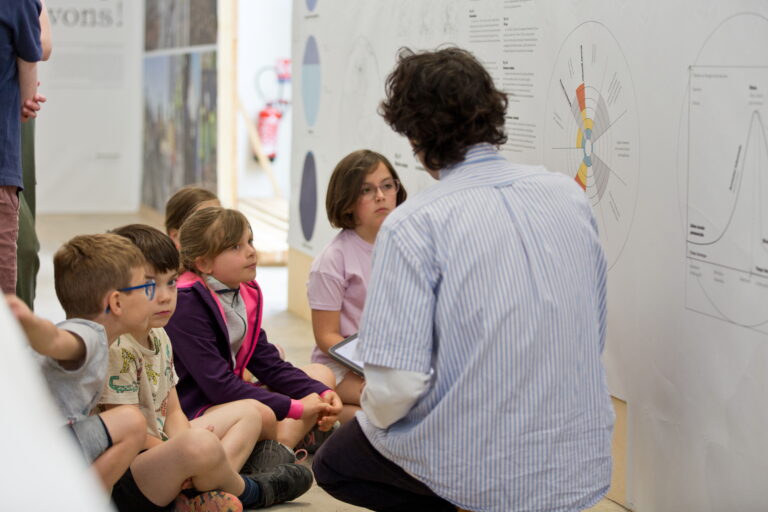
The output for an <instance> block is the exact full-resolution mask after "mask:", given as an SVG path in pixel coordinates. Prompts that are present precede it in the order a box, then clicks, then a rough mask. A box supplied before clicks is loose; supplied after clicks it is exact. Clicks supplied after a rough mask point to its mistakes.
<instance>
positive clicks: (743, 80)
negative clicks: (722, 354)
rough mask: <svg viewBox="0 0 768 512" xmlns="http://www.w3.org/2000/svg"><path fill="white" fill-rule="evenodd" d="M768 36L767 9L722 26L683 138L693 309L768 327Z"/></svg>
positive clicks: (695, 86)
mask: <svg viewBox="0 0 768 512" xmlns="http://www.w3.org/2000/svg"><path fill="white" fill-rule="evenodd" d="M765 44H768V18H766V17H764V16H762V15H761V14H757V13H749V12H747V13H739V14H734V15H733V16H731V17H729V18H726V19H724V20H723V21H722V22H721V23H720V24H719V25H718V26H717V27H716V28H715V30H713V31H712V33H711V34H710V35H709V36H708V37H707V39H706V40H705V42H704V44H703V45H702V48H701V50H700V51H699V54H698V55H697V57H696V60H695V64H694V65H692V66H690V67H689V70H688V73H689V80H688V91H687V95H686V96H687V101H686V104H685V108H684V114H685V118H684V122H685V124H684V126H683V127H681V128H683V129H681V133H684V134H685V135H684V137H682V138H681V141H680V142H681V146H684V151H685V153H684V155H685V156H684V158H683V159H682V161H683V162H684V164H685V165H684V176H685V182H684V187H683V190H684V192H685V201H684V204H685V208H684V209H683V211H684V216H685V218H684V219H685V251H686V252H685V256H686V274H685V290H686V294H685V306H686V309H688V310H690V311H695V312H697V313H701V314H703V315H707V316H709V317H712V318H716V319H718V320H722V321H725V322H728V323H731V324H734V325H738V326H741V327H745V328H749V329H753V330H756V331H759V332H762V333H764V334H768V308H766V306H765V305H766V304H768V108H767V107H766V96H767V95H768V54H766V52H765V51H764V50H763V48H765ZM733 48H741V49H742V51H739V52H733V51H732V49H733Z"/></svg>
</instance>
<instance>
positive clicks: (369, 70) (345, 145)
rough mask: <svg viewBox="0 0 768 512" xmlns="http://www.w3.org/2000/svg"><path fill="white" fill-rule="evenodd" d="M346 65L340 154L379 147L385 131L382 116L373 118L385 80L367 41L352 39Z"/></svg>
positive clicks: (364, 39) (343, 81)
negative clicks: (380, 74) (381, 76)
mask: <svg viewBox="0 0 768 512" xmlns="http://www.w3.org/2000/svg"><path fill="white" fill-rule="evenodd" d="M345 62H346V63H347V64H346V69H345V71H344V74H343V75H342V76H343V80H342V81H341V84H340V85H341V97H342V98H344V101H342V102H341V106H340V110H339V126H338V137H337V140H338V141H339V144H340V146H341V147H340V149H341V153H342V154H346V153H348V152H350V151H353V150H355V149H359V148H366V147H378V146H380V145H381V137H382V133H383V130H384V128H385V127H386V125H385V123H384V120H383V119H382V118H381V116H379V115H376V109H377V108H378V106H379V102H380V101H381V98H383V97H384V80H382V79H381V78H380V76H379V69H378V59H377V58H376V53H375V51H374V49H373V46H372V45H371V43H370V41H368V39H366V38H364V37H362V36H360V37H358V38H357V39H355V42H354V43H353V45H352V50H351V51H350V53H349V55H348V56H347V58H346V60H345Z"/></svg>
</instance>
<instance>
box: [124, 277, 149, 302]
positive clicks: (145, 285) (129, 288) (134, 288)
mask: <svg viewBox="0 0 768 512" xmlns="http://www.w3.org/2000/svg"><path fill="white" fill-rule="evenodd" d="M140 288H144V295H146V296H147V298H148V299H149V300H152V299H154V298H155V289H156V288H157V283H156V282H154V281H147V282H146V283H144V284H140V285H137V286H129V287H128V288H118V289H117V291H119V292H130V291H131V290H138V289H140Z"/></svg>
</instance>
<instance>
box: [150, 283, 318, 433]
mask: <svg viewBox="0 0 768 512" xmlns="http://www.w3.org/2000/svg"><path fill="white" fill-rule="evenodd" d="M240 296H241V297H242V299H243V301H244V303H245V309H246V316H247V319H248V323H247V328H246V332H245V337H244V338H243V344H242V346H241V347H240V350H238V352H237V354H236V356H235V364H234V365H233V364H232V351H231V348H230V344H229V332H228V331H227V325H226V321H225V320H224V318H225V317H224V312H223V309H222V307H221V303H220V302H219V297H218V296H217V295H216V294H215V293H213V292H212V291H211V290H210V289H209V288H208V286H206V284H205V282H204V281H203V280H202V279H201V278H200V276H198V275H196V274H194V273H192V272H185V273H184V274H182V275H181V276H179V280H178V301H177V304H176V312H175V313H174V314H173V316H172V317H171V319H170V321H169V322H168V325H167V326H166V327H165V330H166V332H167V333H168V336H169V337H170V338H171V344H172V345H173V361H174V365H175V366H176V373H177V374H178V376H179V382H178V384H177V385H176V390H177V391H178V394H179V401H180V402H181V408H182V409H183V410H184V413H185V414H186V415H187V417H188V418H190V419H193V418H197V417H198V416H200V415H202V414H203V413H204V412H205V411H206V409H208V408H209V407H211V406H214V405H218V404H224V403H227V402H233V401H235V400H242V399H245V398H252V399H254V400H258V401H259V402H261V403H263V404H265V405H267V406H268V407H270V408H271V409H272V410H273V411H274V413H275V416H276V417H277V419H278V420H282V419H284V418H286V417H288V418H294V419H298V418H300V417H301V414H302V411H303V404H301V402H299V401H298V399H300V398H303V397H305V396H307V395H309V394H311V393H318V394H322V393H323V392H325V391H327V390H328V387H327V386H325V384H322V383H321V382H318V381H316V380H314V379H312V378H310V377H309V376H307V374H306V373H304V372H303V371H302V370H300V369H298V368H296V367H295V366H293V365H292V364H291V363H288V362H286V361H283V360H282V359H280V354H279V352H278V350H277V348H276V347H275V346H274V345H272V344H271V343H269V341H267V333H266V332H264V329H262V328H261V316H262V308H263V303H262V295H261V289H260V288H259V285H258V284H257V283H256V281H251V282H248V283H242V284H241V285H240ZM246 368H247V369H248V371H250V372H251V373H252V374H253V375H254V376H255V377H256V378H257V379H259V384H252V383H250V382H246V381H244V380H243V372H244V370H245V369H246ZM263 386H268V387H269V390H267V389H265V388H264V387H263Z"/></svg>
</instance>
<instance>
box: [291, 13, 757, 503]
mask: <svg viewBox="0 0 768 512" xmlns="http://www.w3.org/2000/svg"><path fill="white" fill-rule="evenodd" d="M311 4H314V2H307V1H304V0H295V1H294V10H295V12H294V62H295V63H296V66H295V67H296V69H297V72H296V79H295V84H296V87H295V90H296V94H295V98H296V108H295V112H296V123H295V128H294V165H293V176H294V181H293V186H294V196H293V198H292V199H293V200H292V203H291V214H292V216H291V220H292V223H291V231H290V235H289V243H290V246H291V247H292V248H293V249H297V250H299V251H302V252H304V253H307V254H309V255H314V254H316V253H317V251H318V250H319V249H320V248H322V246H323V244H324V243H325V242H326V241H327V240H328V239H329V238H330V236H331V234H332V230H331V229H330V226H328V223H327V220H326V219H325V214H324V211H323V204H324V196H325V187H326V184H327V181H328V177H329V175H330V172H331V169H332V168H333V165H334V164H335V163H336V162H337V161H338V159H339V158H340V157H341V156H343V155H344V154H345V153H346V152H347V151H349V150H350V149H355V148H357V147H365V146H368V147H371V148H373V149H376V150H379V151H381V152H382V153H384V154H385V155H387V156H388V157H389V158H390V159H392V160H394V161H395V165H397V166H398V172H399V173H400V176H401V178H403V180H404V182H405V183H406V184H407V186H408V191H409V195H410V194H411V193H415V192H416V191H417V190H418V189H420V188H423V186H424V185H425V183H424V182H422V181H419V180H420V179H421V177H422V176H423V173H422V172H421V171H419V170H418V169H417V166H416V164H415V162H414V161H413V158H412V157H411V153H410V151H409V148H408V145H407V143H406V141H405V140H404V139H403V138H402V137H400V136H398V135H396V134H394V133H392V132H391V131H390V130H389V129H388V128H387V127H386V126H385V125H384V124H383V122H382V121H381V120H380V118H378V116H377V115H376V114H375V109H376V104H377V102H378V100H380V99H381V98H382V97H383V93H384V90H383V80H384V78H385V77H386V75H387V74H388V73H389V71H390V70H391V69H392V67H393V66H394V64H395V53H396V51H397V49H398V48H399V47H401V46H411V47H413V48H415V49H420V48H434V47H436V46H438V45H440V44H443V43H454V44H458V45H460V46H463V47H465V48H467V49H469V50H471V51H472V52H474V53H475V54H476V55H477V56H478V57H479V58H480V59H481V60H482V61H483V62H484V63H485V64H486V66H487V67H488V68H489V70H490V71H491V73H492V75H493V76H494V78H495V80H496V81H497V85H498V86H500V87H501V88H503V89H505V90H507V92H510V93H513V95H512V96H511V97H510V105H509V109H508V119H507V132H508V134H509V136H510V142H509V144H507V145H506V146H505V147H504V148H503V153H504V154H505V155H506V156H507V157H508V158H510V159H511V160H514V161H519V162H522V163H544V164H546V165H547V167H548V168H549V169H550V170H552V171H556V172H563V173H566V174H568V175H570V176H575V174H576V171H577V170H578V168H579V165H580V164H581V163H582V162H583V158H584V156H585V152H584V151H583V150H582V149H581V148H577V147H576V141H577V132H578V130H577V125H576V123H575V122H574V121H575V120H576V119H577V118H580V116H579V115H578V112H577V113H576V115H574V113H573V112H572V111H571V109H570V105H573V104H574V103H575V102H576V97H577V95H576V91H577V87H578V85H579V84H580V83H585V84H586V86H587V87H588V89H587V92H586V101H587V113H588V116H589V117H590V118H591V119H593V120H594V121H595V129H596V130H597V128H598V127H599V126H602V127H601V128H600V129H601V130H602V131H603V132H604V135H602V136H601V137H600V138H599V139H597V138H596V139H595V141H594V144H593V145H591V146H590V147H589V149H590V150H591V155H592V157H595V156H599V157H600V158H601V159H602V160H603V161H604V162H605V163H606V164H607V166H608V167H609V168H610V172H609V174H607V180H608V188H607V189H605V190H603V192H600V188H599V185H597V183H598V181H599V180H595V179H594V178H595V177H596V176H597V175H598V173H599V172H600V171H599V165H597V164H594V163H593V164H592V166H591V168H590V170H589V175H590V178H589V179H588V186H587V190H586V191H585V192H586V193H587V194H588V195H589V196H590V199H591V202H592V205H593V209H594V211H595V216H596V218H597V221H598V225H599V226H600V231H601V238H602V241H603V244H604V247H605V250H606V254H607V257H608V260H609V262H610V265H611V268H610V272H609V276H608V288H609V290H608V298H609V306H608V310H609V315H608V316H609V318H608V340H607V349H606V353H605V358H604V359H605V363H606V368H607V370H608V380H609V386H610V390H611V392H612V393H613V394H614V395H616V396H618V397H620V398H622V399H625V400H626V401H627V404H628V445H629V448H628V450H629V453H628V462H627V465H628V467H627V474H628V482H627V497H628V500H629V502H630V503H631V504H632V505H633V507H636V509H637V510H640V511H643V512H646V511H647V512H666V511H669V512H681V511H692V510H696V511H713V512H715V511H718V512H719V511H738V512H751V511H763V510H766V503H768V486H766V485H765V483H764V480H765V475H766V474H768V459H766V454H768V436H766V430H768V407H766V406H765V397H766V395H768V370H767V369H768V306H766V305H768V275H766V274H768V252H767V251H766V248H768V214H766V212H768V209H767V208H766V207H765V205H766V204H768V167H766V162H767V161H768V130H766V128H765V124H766V120H768V104H767V103H766V98H768V73H766V69H768V52H766V48H768V3H766V2H765V1H760V0H739V1H729V2H724V1H717V0H706V1H704V0H684V1H683V0H681V1H677V2H666V1H663V0H653V1H645V2H637V1H629V0H621V1H619V0H579V1H564V0H538V1H529V0H506V1H504V2H500V1H498V0H472V1H469V0H421V1H419V2H414V1H409V0H397V1H395V0H392V1H388V2H381V1H378V0H347V1H341V0H335V1H330V0H319V1H318V2H316V7H315V8H314V10H313V8H312V7H310V5H311ZM340 27H343V29H340ZM310 38H314V39H315V40H316V41H317V47H318V49H319V62H320V64H319V70H318V69H317V68H318V66H316V65H315V64H313V62H314V57H312V58H311V59H310V60H309V61H308V62H307V63H305V64H303V63H302V62H303V59H304V57H305V48H306V45H307V42H308V41H309V40H310ZM582 63H583V67H584V69H585V76H584V78H582V76H581V75H582V72H581V68H582ZM318 71H319V72H318ZM318 76H319V77H320V81H319V84H318ZM561 82H562V83H561ZM564 93H565V94H564ZM601 96H602V99H603V100H605V101H606V103H607V107H606V108H607V111H608V115H607V117H606V116H603V117H602V118H601V117H600V116H599V115H598V113H597V111H598V110H599V107H598V104H599V98H600V97H601ZM318 98H319V100H318ZM305 103H306V104H305ZM308 105H309V110H310V111H311V112H312V113H313V115H310V116H306V115H305V113H306V111H307V108H308ZM312 105H319V107H318V109H317V111H316V112H314V110H313V109H312V108H311V107H312ZM314 114H316V115H314ZM600 119H602V121H600ZM309 151H311V152H312V153H313V154H314V157H315V161H316V163H317V165H316V167H317V176H316V180H315V181H316V185H317V186H316V197H315V198H314V199H316V200H315V201H308V202H307V204H310V203H314V204H315V205H316V208H317V212H316V229H315V230H314V233H313V235H312V236H310V237H309V239H307V238H306V237H305V236H304V234H303V232H302V229H301V225H300V222H299V221H300V215H299V211H300V203H301V197H300V194H298V191H299V190H300V189H301V181H302V171H303V161H304V158H305V155H306V154H307V152H309ZM592 161H593V162H595V161H596V160H595V159H594V158H593V159H592ZM398 163H399V165H398ZM605 176H606V175H603V177H605ZM309 189H311V187H305V190H309ZM310 196H311V194H310ZM310 199H313V198H312V197H310ZM720 235H722V236H720ZM702 241H705V242H706V243H707V244H709V245H702V244H701V242H702ZM562 250H568V248H567V247H563V248H562ZM700 260H701V261H700Z"/></svg>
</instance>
